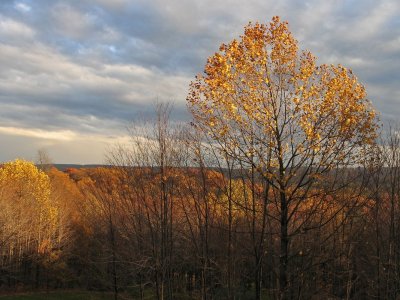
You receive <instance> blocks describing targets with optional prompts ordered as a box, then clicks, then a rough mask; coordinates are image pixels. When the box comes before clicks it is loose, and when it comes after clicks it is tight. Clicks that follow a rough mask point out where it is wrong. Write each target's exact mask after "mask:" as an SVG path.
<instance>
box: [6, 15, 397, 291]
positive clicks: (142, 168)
mask: <svg viewBox="0 0 400 300" xmlns="http://www.w3.org/2000/svg"><path fill="white" fill-rule="evenodd" d="M188 106H189V110H190V111H191V113H192V115H193V122H192V124H191V125H190V126H184V125H180V124H177V123H174V122H171V120H170V112H171V106H170V105H168V104H159V105H157V109H156V114H155V116H156V117H155V118H154V120H148V121H145V122H136V123H135V124H134V125H132V126H131V127H130V135H131V142H130V143H129V144H125V145H117V146H115V148H114V149H112V150H110V152H109V153H108V154H107V166H105V167H97V168H87V169H85V168H83V169H73V168H70V169H67V170H65V171H64V172H62V171H59V170H57V169H56V168H54V167H52V166H51V164H50V163H49V162H48V161H47V160H46V159H45V156H44V155H40V157H39V161H38V164H37V165H36V166H35V165H34V164H33V163H31V162H27V161H23V160H15V161H12V162H8V163H5V164H4V165H3V166H2V167H1V168H0V206H1V207H0V222H1V226H0V243H1V248H0V251H1V257H0V258H1V262H0V287H1V289H4V290H9V291H15V290H24V289H88V290H98V291H107V292H109V293H112V294H113V295H114V297H115V299H398V298H399V297H400V295H399V294H400V236H399V235H400V206H399V205H400V202H399V193H400V176H399V172H400V137H399V133H398V132H399V131H397V130H395V129H394V128H392V127H390V126H388V127H387V128H379V126H378V125H377V124H378V123H377V120H376V115H375V112H374V111H373V109H372V107H371V105H370V103H369V101H367V100H366V93H365V89H364V87H363V86H362V85H361V84H360V83H358V80H357V78H356V77H355V75H353V73H352V72H351V71H350V70H348V69H345V68H344V67H342V66H332V65H331V66H328V65H321V66H317V65H316V59H315V57H314V56H312V54H311V53H309V52H306V51H303V52H299V50H298V47H297V42H296V41H295V40H294V38H293V37H292V35H291V33H290V32H289V31H288V26H287V23H285V22H281V21H280V20H279V18H277V17H275V18H274V19H273V20H272V22H271V23H270V24H269V25H262V24H254V25H252V24H249V26H247V27H246V29H245V34H244V35H243V36H242V37H241V40H240V41H236V40H234V41H233V42H231V43H230V44H228V45H225V44H223V45H222V46H221V49H220V52H219V53H216V54H215V55H214V56H212V57H210V58H209V60H208V62H207V65H206V67H205V72H204V75H200V76H198V77H197V78H196V80H195V81H194V82H193V83H192V84H191V86H190V90H189V95H188ZM378 133H379V134H378ZM42 154H43V153H42Z"/></svg>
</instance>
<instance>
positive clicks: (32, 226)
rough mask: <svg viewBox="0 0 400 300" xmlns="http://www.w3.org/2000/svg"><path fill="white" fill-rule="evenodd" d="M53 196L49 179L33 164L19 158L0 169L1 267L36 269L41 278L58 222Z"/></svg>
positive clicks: (10, 270) (36, 274)
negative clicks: (41, 266)
mask: <svg viewBox="0 0 400 300" xmlns="http://www.w3.org/2000/svg"><path fill="white" fill-rule="evenodd" d="M50 194H51V186H50V179H49V177H48V176H47V175H46V174H45V173H44V172H42V171H40V170H39V169H37V168H36V166H35V165H34V164H33V163H31V162H28V161H24V160H20V159H17V160H15V161H12V162H8V163H6V164H4V165H3V167H2V168H0V195H1V198H0V207H1V208H0V219H1V221H0V222H1V224H2V226H1V228H2V231H1V233H0V234H1V237H0V243H1V246H2V247H1V252H2V261H1V265H2V268H5V269H8V270H9V272H12V271H16V270H18V269H19V268H25V270H27V269H28V268H29V269H32V268H35V276H36V280H37V279H38V277H39V275H40V265H41V264H43V263H45V260H46V258H47V254H49V253H50V252H51V250H52V249H53V246H54V245H53V240H54V237H55V231H56V225H57V223H58V210H57V208H56V207H55V206H54V205H53V204H52V203H51V199H50ZM26 272H28V271H26ZM29 272H32V271H31V270H30V271H29ZM27 276H28V275H27Z"/></svg>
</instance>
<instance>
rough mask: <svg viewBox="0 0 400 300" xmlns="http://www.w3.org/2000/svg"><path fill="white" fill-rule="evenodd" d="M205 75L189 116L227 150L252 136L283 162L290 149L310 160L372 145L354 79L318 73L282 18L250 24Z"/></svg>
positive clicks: (367, 108) (367, 113) (339, 69)
mask: <svg viewBox="0 0 400 300" xmlns="http://www.w3.org/2000/svg"><path fill="white" fill-rule="evenodd" d="M205 74H206V75H204V77H197V78H196V81H194V82H192V83H191V85H190V91H189V95H188V103H189V109H190V110H191V112H192V114H193V116H194V118H195V120H196V122H197V124H198V125H199V128H203V129H204V131H205V132H207V133H209V134H210V135H211V136H212V138H215V139H217V140H218V139H223V140H224V143H226V144H227V145H230V146H232V147H235V145H239V144H240V145H251V142H250V141H249V139H252V138H254V132H257V133H256V135H259V136H257V138H258V139H259V141H260V143H263V144H264V146H265V147H266V148H267V149H268V148H270V149H273V152H272V153H273V155H280V156H282V157H284V156H285V155H288V153H289V152H290V151H291V150H290V149H301V151H300V152H299V153H300V154H301V155H310V154H309V153H314V154H315V152H318V153H319V152H321V151H322V149H323V150H324V151H331V152H334V151H339V150H338V149H339V148H340V147H341V145H344V144H345V142H347V143H348V144H349V145H350V144H352V143H360V142H363V143H364V142H365V143H372V142H373V140H374V137H375V131H376V125H375V118H376V116H375V113H374V110H373V109H372V107H371V105H370V103H369V102H368V101H367V100H366V99H365V97H366V91H365V88H364V87H363V85H362V84H360V83H359V82H358V80H357V78H356V77H355V75H354V74H353V72H352V71H351V70H348V69H346V68H344V67H343V66H341V65H338V66H334V65H320V66H317V65H316V57H315V56H314V55H312V53H311V52H309V51H299V50H298V44H297V41H296V40H295V39H294V37H293V36H292V34H291V32H290V31H289V28H288V24H287V22H282V21H281V20H280V19H279V17H274V18H273V19H272V22H271V23H270V24H266V25H264V24H259V23H255V24H252V23H249V25H247V26H246V27H245V30H244V35H243V36H241V38H240V39H239V40H233V41H232V42H231V43H229V44H222V45H221V47H220V52H219V53H216V54H214V55H213V56H211V57H210V58H209V59H208V61H207V64H206V66H205ZM238 132H240V134H239V135H238ZM238 139H241V140H238ZM278 140H280V141H279V143H280V145H281V146H280V150H279V151H278V150H277V149H276V148H277V147H278V146H277V145H278ZM291 143H292V144H291ZM293 144H294V145H293ZM288 145H292V147H288ZM299 145H302V147H298V146H299ZM245 150H246V149H245ZM245 150H244V152H243V153H246V152H245ZM335 157H340V156H339V155H337V156H335ZM262 159H263V158H262ZM275 162H276V157H274V158H273V159H271V161H270V163H271V164H274V163H275ZM262 163H263V162H262V161H260V164H262ZM263 167H264V168H265V167H266V166H263ZM268 167H270V166H268Z"/></svg>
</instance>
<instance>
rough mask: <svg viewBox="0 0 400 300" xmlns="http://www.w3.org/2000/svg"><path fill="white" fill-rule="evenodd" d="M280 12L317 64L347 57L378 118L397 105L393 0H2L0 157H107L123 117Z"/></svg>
mask: <svg viewBox="0 0 400 300" xmlns="http://www.w3.org/2000/svg"><path fill="white" fill-rule="evenodd" d="M275 15H278V16H280V17H281V19H282V20H285V21H288V22H289V28H290V30H291V31H292V33H293V34H294V36H295V38H296V39H297V40H298V42H299V46H300V48H301V49H307V50H310V51H311V52H312V53H313V54H314V55H316V56H317V58H318V63H319V64H323V63H328V64H331V63H333V64H339V63H340V64H342V65H344V66H345V67H348V68H351V69H352V70H353V72H354V73H355V74H356V75H357V77H358V78H359V80H360V81H361V82H362V83H363V84H364V85H365V86H366V89H367V93H368V99H370V100H371V101H372V103H373V105H374V106H375V108H376V109H377V110H378V111H379V113H380V118H381V119H382V120H394V121H396V120H398V119H399V116H400V89H399V84H400V1H398V0H382V1H377V0H331V1H321V0H311V1H300V0H283V1H277V0H246V1H244V0H242V1H237V0H225V1H218V0H196V1H189V0H131V1H129V0H77V1H75V0H71V1H57V0H15V1H12V0H1V1H0V145H1V147H0V161H8V160H12V159H15V158H17V157H20V158H25V159H34V157H35V155H36V153H37V151H38V150H39V149H42V150H45V151H46V152H47V153H48V155H49V156H50V157H51V158H52V161H53V162H56V163H78V164H93V163H104V161H105V155H106V153H107V151H109V149H110V148H112V147H113V145H115V144H117V143H123V142H126V141H127V139H128V131H127V129H126V128H127V126H129V124H131V122H134V121H135V120H137V119H141V118H147V117H150V116H151V115H152V114H153V111H154V106H155V103H156V102H157V101H158V102H164V101H168V102H173V103H174V112H173V114H172V118H173V121H176V122H188V121H190V115H189V113H188V112H187V110H186V100H185V99H186V95H187V92H188V86H189V83H190V81H191V80H193V79H194V76H195V75H196V74H199V73H201V72H202V71H203V69H204V65H205V63H206V60H207V57H209V56H210V55H212V54H213V53H215V52H216V51H218V48H219V45H220V44H221V43H228V42H230V41H231V40H232V39H234V38H238V37H239V36H240V35H241V34H242V33H243V28H244V26H245V25H247V24H248V22H249V21H252V22H257V21H258V22H261V23H268V22H270V21H271V18H272V17H273V16H275Z"/></svg>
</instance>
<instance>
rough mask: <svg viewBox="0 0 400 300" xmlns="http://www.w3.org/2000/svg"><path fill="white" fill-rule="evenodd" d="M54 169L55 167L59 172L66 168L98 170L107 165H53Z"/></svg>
mask: <svg viewBox="0 0 400 300" xmlns="http://www.w3.org/2000/svg"><path fill="white" fill-rule="evenodd" d="M53 166H54V167H56V168H57V169H58V170H60V171H65V170H66V169H68V168H74V169H82V168H85V169H89V168H98V167H107V165H100V164H98V165H79V164H53Z"/></svg>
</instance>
